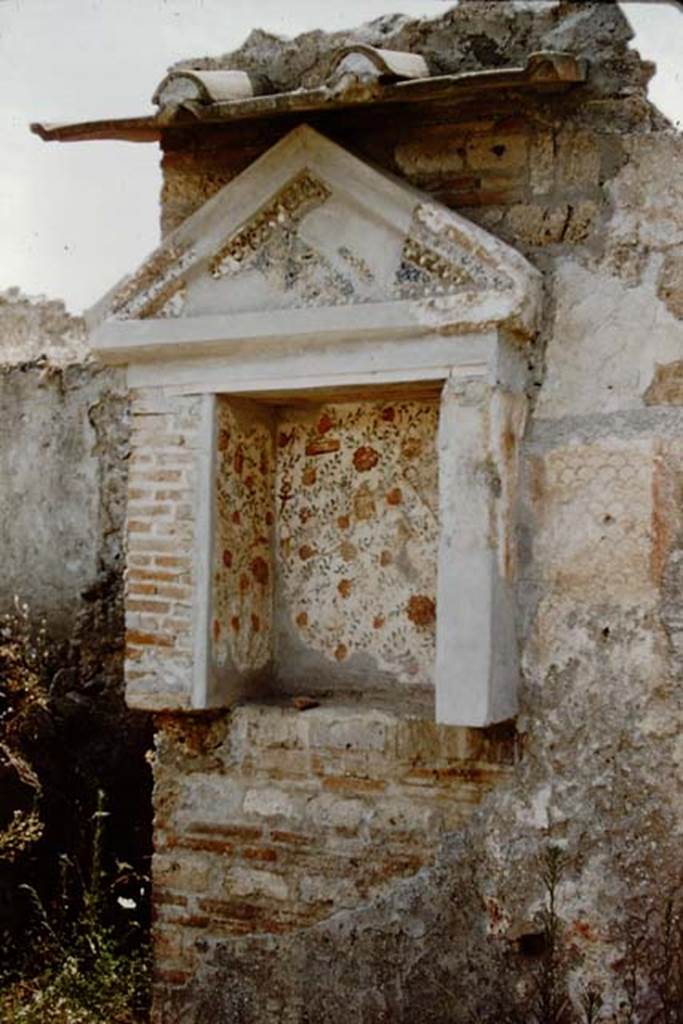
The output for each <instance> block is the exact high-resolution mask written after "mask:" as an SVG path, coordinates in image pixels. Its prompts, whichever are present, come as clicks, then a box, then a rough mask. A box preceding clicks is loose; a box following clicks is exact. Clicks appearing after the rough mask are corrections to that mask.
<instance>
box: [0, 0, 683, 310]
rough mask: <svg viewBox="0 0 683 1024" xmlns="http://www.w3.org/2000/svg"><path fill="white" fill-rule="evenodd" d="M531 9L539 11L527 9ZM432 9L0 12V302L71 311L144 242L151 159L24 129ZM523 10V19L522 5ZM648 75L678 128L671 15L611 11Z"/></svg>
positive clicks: (200, 0)
mask: <svg viewBox="0 0 683 1024" xmlns="http://www.w3.org/2000/svg"><path fill="white" fill-rule="evenodd" d="M539 2H542V0H539ZM446 6H447V3H445V2H444V0H339V2H336V3H332V2H330V0H327V3H321V0H0V69H1V70H0V75H1V78H0V82H1V84H2V88H1V89H0V135H1V138H2V145H1V147H0V289H2V288H4V287H9V286H11V285H18V286H19V287H21V288H22V290H23V291H25V292H28V293H29V294H34V295H35V294H40V293H42V294H46V295H49V296H50V297H55V298H64V299H65V300H66V303H67V306H68V307H69V308H70V309H71V311H72V312H80V311H81V310H82V309H83V308H84V307H87V306H89V305H91V304H92V303H93V302H95V301H96V300H97V299H98V298H99V296H100V295H101V294H103V293H104V292H105V291H107V290H108V289H109V287H110V286H111V285H112V284H114V283H115V282H116V281H117V280H118V279H119V278H120V277H121V276H123V274H125V273H128V272H130V271H132V270H134V269H135V268H136V266H137V265H138V264H139V263H140V262H141V261H142V259H143V258H144V257H145V255H146V254H147V253H148V252H149V251H150V250H151V249H153V248H154V247H155V245H156V244H157V240H158V191H159V184H160V174H159V166H158V164H159V150H158V147H157V146H156V145H154V144H151V145H148V144H146V145H132V144H130V143H125V142H81V143H70V144H59V143H50V144H47V143H44V142H42V141H41V140H40V139H38V138H37V137H36V136H33V135H30V134H29V131H28V124H29V122H31V121H71V120H73V121H77V120H86V119H89V118H102V117H120V116H126V115H134V114H142V113H146V112H148V111H151V110H153V109H154V108H153V107H152V106H151V104H150V102H149V98H150V96H151V94H152V92H153V90H154V87H155V86H156V85H157V83H158V82H159V80H160V79H161V78H162V77H163V74H164V72H165V69H166V68H167V66H168V65H169V64H171V63H173V62H174V61H176V60H179V59H181V58H183V57H193V56H200V55H203V54H217V53H224V52H226V51H228V50H231V49H234V48H235V47H236V46H238V45H239V44H240V43H241V42H242V40H243V39H244V38H245V36H246V35H247V34H248V32H249V30H250V29H252V28H254V27H261V28H264V29H268V30H270V31H273V32H277V33H279V34H282V35H295V34H297V33H298V32H303V31H306V30H308V29H312V28H326V29H340V28H349V27H352V26H354V25H356V24H360V23H361V22H363V21H367V20H368V19H370V18H374V17H377V16H378V15H380V14H388V13H392V12H394V11H396V10H401V11H402V12H403V13H406V14H411V15H423V16H431V15H435V14H439V13H442V12H443V10H444V8H445V7H446ZM526 6H533V3H527V4H526ZM622 6H623V7H624V9H625V11H626V13H627V15H628V16H629V18H630V19H631V22H632V24H633V27H634V29H635V30H636V39H635V43H634V45H636V46H637V47H638V49H640V51H641V53H642V54H643V55H644V56H645V57H647V58H649V59H651V60H655V61H656V62H657V64H658V68H659V70H658V74H657V76H656V78H655V79H654V81H653V83H652V85H651V87H650V94H651V96H652V98H653V99H654V101H655V102H656V103H657V105H658V106H659V107H660V109H662V110H664V112H665V113H667V114H668V116H669V117H671V118H672V119H674V120H683V14H682V13H681V9H680V8H678V7H675V6H672V5H669V4H667V3H626V4H623V5H622Z"/></svg>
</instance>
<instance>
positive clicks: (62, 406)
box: [0, 290, 128, 633]
mask: <svg viewBox="0 0 683 1024" xmlns="http://www.w3.org/2000/svg"><path fill="white" fill-rule="evenodd" d="M84 339H85V332H84V328H83V325H82V322H81V321H80V320H77V319H75V318H72V317H69V316H68V314H66V313H65V311H64V307H63V305H62V303H60V302H52V301H47V300H36V301H33V300H30V299H27V298H26V297H24V296H22V295H21V294H19V293H18V292H16V291H14V290H13V291H10V292H6V293H5V294H4V297H3V299H2V300H1V301H0V357H1V358H3V359H4V360H5V362H4V363H3V365H2V366H1V367H0V415H1V416H2V422H3V425H4V428H3V431H2V438H1V440H0V476H1V478H2V481H3V493H2V502H0V531H1V532H2V537H3V578H2V583H1V584H0V604H1V605H2V607H3V609H4V610H5V611H7V610H8V609H10V608H11V606H12V604H13V601H14V598H15V596H17V597H18V598H19V599H20V600H21V601H22V602H24V601H25V602H27V603H28V604H29V606H30V608H31V610H32V612H33V613H34V614H35V615H46V616H47V617H48V621H49V624H50V626H52V627H55V628H58V629H59V630H60V631H61V632H62V633H64V632H65V631H68V630H69V629H70V628H72V626H73V621H74V618H75V617H77V615H78V613H79V612H80V611H81V610H82V608H83V603H84V595H86V604H87V602H88V600H90V601H97V597H96V595H97V594H98V591H99V590H100V589H102V588H103V587H104V589H105V590H106V589H107V588H108V587H110V586H111V587H112V588H113V590H112V591H111V593H115V592H116V589H117V586H118V587H119V589H120V577H121V573H122V571H123V534H122V529H123V521H124V512H125V479H126V461H125V460H126V457H127V455H128V429H127V420H126V395H125V388H124V382H123V375H122V374H121V373H120V372H117V371H111V370H104V369H102V368H101V367H100V368H98V367H95V366H94V365H92V364H89V363H88V362H87V360H85V355H86V346H85V340H84ZM37 467H39V469H37ZM88 594H89V595H90V598H89V599H88V598H87V595H88ZM119 612H120V608H119Z"/></svg>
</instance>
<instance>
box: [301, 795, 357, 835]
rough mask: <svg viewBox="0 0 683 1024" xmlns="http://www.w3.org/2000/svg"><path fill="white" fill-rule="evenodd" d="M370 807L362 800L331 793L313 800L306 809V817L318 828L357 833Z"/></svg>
mask: <svg viewBox="0 0 683 1024" xmlns="http://www.w3.org/2000/svg"><path fill="white" fill-rule="evenodd" d="M369 810H370V809H369V806H368V804H367V803H364V802H363V801H362V800H357V799H356V800H354V799H350V800H349V799H344V798H343V797H337V796H334V795H333V794H331V793H323V794H321V795H320V796H317V797H315V798H314V799H313V800H311V801H310V802H309V803H308V805H307V807H306V816H307V817H308V818H310V820H311V822H312V823H313V825H314V826H316V827H318V828H321V829H322V828H330V827H332V828H343V829H348V830H350V831H355V830H356V829H357V828H358V826H359V825H360V823H361V822H362V821H363V819H364V817H367V816H368V815H369Z"/></svg>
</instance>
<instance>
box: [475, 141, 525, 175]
mask: <svg viewBox="0 0 683 1024" xmlns="http://www.w3.org/2000/svg"><path fill="white" fill-rule="evenodd" d="M528 153H529V137H528V135H525V134H521V133H520V134H500V135H499V134H496V133H491V134H490V135H488V134H487V135H481V136H478V137H475V138H473V139H470V141H469V142H468V143H467V146H466V154H467V164H468V166H469V167H471V168H472V169H473V170H486V171H489V170H499V171H517V170H521V169H523V168H525V167H526V164H527V160H528Z"/></svg>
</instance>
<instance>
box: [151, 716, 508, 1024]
mask: <svg viewBox="0 0 683 1024" xmlns="http://www.w3.org/2000/svg"><path fill="white" fill-rule="evenodd" d="M158 726H159V731H158V733H157V737H158V745H157V766H156V787H157V788H156V793H157V799H156V820H155V836H156V853H155V856H154V869H153V878H154V900H155V925H154V942H155V958H156V963H157V966H158V970H159V977H158V980H159V982H161V983H163V985H170V986H171V987H173V986H174V985H181V984H183V983H184V982H186V981H187V980H188V979H189V978H190V976H191V974H192V972H193V970H194V969H195V967H196V966H197V964H198V963H199V962H200V961H201V960H202V959H203V958H205V957H206V955H207V950H208V949H209V948H210V947H211V946H212V945H213V944H214V943H216V942H217V941H220V939H222V938H223V939H224V938H225V937H229V936H233V937H235V936H239V935H246V934H251V933H261V934H264V933H265V934H280V933H284V932H287V931H292V930H296V929H297V928H301V927H305V926H308V925H311V924H314V923H315V922H316V921H320V920H321V919H323V918H327V917H329V916H330V915H331V914H333V913H335V912H336V911H338V910H341V909H344V908H349V907H353V906H355V905H357V904H358V903H360V902H364V901H367V900H369V899H371V898H372V897H374V896H376V895H378V894H380V893H382V891H384V890H385V889H386V888H387V886H389V885H390V884H391V882H392V881H395V880H396V879H398V878H401V877H405V876H408V875H413V874H414V873H415V872H416V871H418V870H419V869H420V868H421V867H423V866H424V865H427V864H430V863H431V862H432V861H433V859H434V856H435V853H436V850H437V848H438V844H439V837H440V836H441V835H442V834H443V833H445V832H449V831H450V832H452V831H453V830H455V829H456V828H457V827H458V826H459V825H460V824H461V823H462V822H463V821H464V820H465V819H466V818H467V817H468V816H469V815H470V814H471V813H472V811H473V810H474V808H475V807H476V806H477V804H478V803H479V802H480V800H481V799H482V797H483V796H484V795H485V794H486V793H487V792H488V791H489V790H490V789H491V788H492V787H493V786H494V785H495V784H496V783H497V782H499V781H500V780H501V779H504V778H506V777H508V776H509V774H510V771H511V767H512V764H513V759H514V752H515V748H514V733H513V732H512V731H511V730H509V729H507V728H505V727H498V728H495V729H492V730H488V731H481V730H468V729H461V728H455V727H448V726H436V725H434V724H433V723H430V722H427V721H422V720H419V719H417V718H401V717H399V716H397V715H394V714H392V713H389V712H386V711H380V710H376V709H369V708H365V709H364V708H362V707H359V706H358V705H349V706H343V705H335V706H321V707H318V708H312V709H309V710H307V711H303V712H300V711H297V710H296V709H294V708H292V707H276V706H263V705H261V706H259V705H247V706H243V707H238V708H236V709H235V710H234V711H233V712H232V713H231V714H230V715H222V716H219V717H218V718H216V719H214V720H213V721H212V722H207V721H206V720H202V719H199V720H198V719H187V718H184V719H182V718H180V717H171V716H164V717H163V718H160V719H159V721H158ZM162 1019H164V1020H166V1018H162ZM168 1019H169V1020H170V1019H171V1018H170V1017H169V1018H168Z"/></svg>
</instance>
